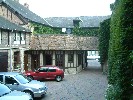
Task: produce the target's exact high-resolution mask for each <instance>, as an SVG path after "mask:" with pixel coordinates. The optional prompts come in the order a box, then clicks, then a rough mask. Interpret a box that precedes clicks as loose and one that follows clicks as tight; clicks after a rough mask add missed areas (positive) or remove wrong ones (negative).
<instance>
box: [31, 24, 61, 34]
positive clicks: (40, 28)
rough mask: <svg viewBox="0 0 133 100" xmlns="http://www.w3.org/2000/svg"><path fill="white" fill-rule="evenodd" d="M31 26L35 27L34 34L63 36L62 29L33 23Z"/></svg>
mask: <svg viewBox="0 0 133 100" xmlns="http://www.w3.org/2000/svg"><path fill="white" fill-rule="evenodd" d="M31 26H32V27H34V31H33V33H34V34H63V32H62V30H61V28H52V27H50V26H45V25H41V24H37V23H31Z"/></svg>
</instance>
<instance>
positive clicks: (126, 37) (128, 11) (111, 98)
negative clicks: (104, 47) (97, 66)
mask: <svg viewBox="0 0 133 100" xmlns="http://www.w3.org/2000/svg"><path fill="white" fill-rule="evenodd" d="M110 31H111V32H110V41H109V57H108V65H109V72H108V79H109V81H108V83H109V87H108V89H107V95H106V98H107V100H130V97H131V90H132V87H131V80H132V76H131V75H132V70H131V69H132V66H133V63H132V59H131V57H130V55H131V53H132V50H133V45H132V41H133V2H132V0H116V1H115V3H114V6H113V13H112V16H111V30H110Z"/></svg>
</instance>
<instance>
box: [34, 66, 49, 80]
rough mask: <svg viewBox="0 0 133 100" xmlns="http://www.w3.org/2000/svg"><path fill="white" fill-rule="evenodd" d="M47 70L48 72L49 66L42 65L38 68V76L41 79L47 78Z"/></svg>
mask: <svg viewBox="0 0 133 100" xmlns="http://www.w3.org/2000/svg"><path fill="white" fill-rule="evenodd" d="M47 72H48V68H47V67H46V68H45V67H41V68H39V69H38V71H36V76H37V77H38V79H39V80H42V79H47Z"/></svg>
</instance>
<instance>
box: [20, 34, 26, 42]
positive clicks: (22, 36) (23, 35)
mask: <svg viewBox="0 0 133 100" xmlns="http://www.w3.org/2000/svg"><path fill="white" fill-rule="evenodd" d="M24 40H25V33H21V41H24Z"/></svg>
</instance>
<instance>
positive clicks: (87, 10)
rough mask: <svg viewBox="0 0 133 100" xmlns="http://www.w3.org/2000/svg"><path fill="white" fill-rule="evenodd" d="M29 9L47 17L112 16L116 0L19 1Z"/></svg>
mask: <svg viewBox="0 0 133 100" xmlns="http://www.w3.org/2000/svg"><path fill="white" fill-rule="evenodd" d="M19 2H20V3H21V4H24V3H28V4H29V9H30V10H31V11H32V12H34V13H36V14H37V15H39V16H41V17H42V18H46V17H78V16H106V15H111V13H112V12H111V10H110V4H111V3H114V2H115V0H19Z"/></svg>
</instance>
